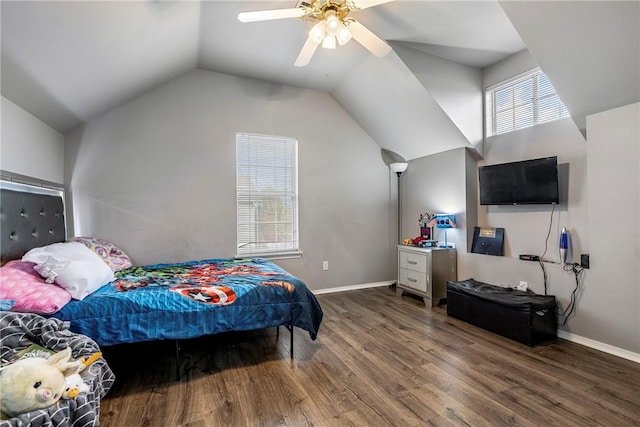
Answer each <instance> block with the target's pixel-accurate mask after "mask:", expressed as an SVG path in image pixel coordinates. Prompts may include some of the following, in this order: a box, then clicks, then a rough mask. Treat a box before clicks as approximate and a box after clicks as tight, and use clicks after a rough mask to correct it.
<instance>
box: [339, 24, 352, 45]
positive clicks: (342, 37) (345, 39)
mask: <svg viewBox="0 0 640 427" xmlns="http://www.w3.org/2000/svg"><path fill="white" fill-rule="evenodd" d="M352 37H353V36H352V35H351V31H349V29H348V28H347V26H346V25H344V24H342V28H340V31H338V34H336V39H337V40H338V44H340V46H344V45H345V44H347V43H349V40H351V38H352Z"/></svg>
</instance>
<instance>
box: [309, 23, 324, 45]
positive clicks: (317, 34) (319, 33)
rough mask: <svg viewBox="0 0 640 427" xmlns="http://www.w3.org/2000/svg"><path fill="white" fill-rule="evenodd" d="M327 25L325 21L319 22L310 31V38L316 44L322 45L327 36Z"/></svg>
mask: <svg viewBox="0 0 640 427" xmlns="http://www.w3.org/2000/svg"><path fill="white" fill-rule="evenodd" d="M326 28H327V23H326V22H324V21H320V22H318V23H317V24H316V25H314V26H313V28H311V31H309V38H310V39H311V40H312V41H313V42H314V43H315V44H320V43H322V40H323V39H324V37H325V35H326V33H327V32H326Z"/></svg>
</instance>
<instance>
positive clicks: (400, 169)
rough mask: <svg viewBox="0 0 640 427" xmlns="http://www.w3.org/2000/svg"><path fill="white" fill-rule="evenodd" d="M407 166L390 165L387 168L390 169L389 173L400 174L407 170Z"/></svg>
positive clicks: (400, 164) (407, 164)
mask: <svg viewBox="0 0 640 427" xmlns="http://www.w3.org/2000/svg"><path fill="white" fill-rule="evenodd" d="M407 166H409V163H391V164H390V165H389V167H390V168H391V172H395V173H402V172H404V171H406V170H407Z"/></svg>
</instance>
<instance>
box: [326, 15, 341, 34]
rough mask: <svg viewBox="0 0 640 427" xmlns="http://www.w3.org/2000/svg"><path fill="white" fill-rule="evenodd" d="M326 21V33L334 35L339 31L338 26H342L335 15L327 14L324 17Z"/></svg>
mask: <svg viewBox="0 0 640 427" xmlns="http://www.w3.org/2000/svg"><path fill="white" fill-rule="evenodd" d="M326 21H327V34H329V35H332V36H335V35H336V34H338V31H340V27H342V23H341V22H340V20H339V19H338V17H337V16H336V15H329V16H328V17H327V19H326Z"/></svg>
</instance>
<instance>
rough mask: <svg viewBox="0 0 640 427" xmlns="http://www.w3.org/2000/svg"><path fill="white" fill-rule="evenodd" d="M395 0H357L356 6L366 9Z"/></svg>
mask: <svg viewBox="0 0 640 427" xmlns="http://www.w3.org/2000/svg"><path fill="white" fill-rule="evenodd" d="M392 1H393V0H355V1H354V3H355V6H356V10H357V9H366V8H368V7H373V6H378V5H381V4H385V3H390V2H392Z"/></svg>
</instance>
